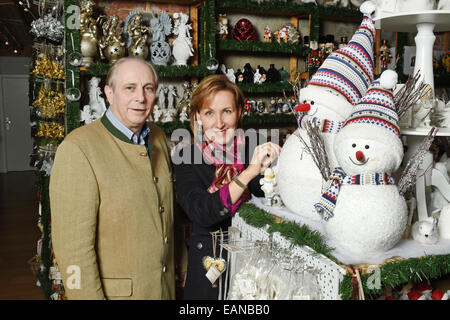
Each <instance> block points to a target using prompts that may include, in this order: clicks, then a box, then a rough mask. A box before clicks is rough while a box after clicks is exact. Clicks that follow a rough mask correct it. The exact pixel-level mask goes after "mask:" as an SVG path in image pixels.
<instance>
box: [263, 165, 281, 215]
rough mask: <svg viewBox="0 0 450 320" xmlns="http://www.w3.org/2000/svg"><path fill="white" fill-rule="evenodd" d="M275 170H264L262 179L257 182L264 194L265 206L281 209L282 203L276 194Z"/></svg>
mask: <svg viewBox="0 0 450 320" xmlns="http://www.w3.org/2000/svg"><path fill="white" fill-rule="evenodd" d="M276 171H277V168H274V169H272V168H267V169H266V170H264V178H261V179H260V180H259V184H260V185H261V190H262V191H263V192H264V197H265V198H266V203H265V204H266V205H267V206H274V207H282V206H283V203H282V201H281V197H280V195H279V193H278V185H277V179H276Z"/></svg>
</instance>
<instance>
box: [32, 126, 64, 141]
mask: <svg viewBox="0 0 450 320" xmlns="http://www.w3.org/2000/svg"><path fill="white" fill-rule="evenodd" d="M64 132H65V130H64V126H63V125H61V124H59V123H56V122H51V123H48V122H41V123H40V124H39V130H38V132H37V133H36V136H37V137H45V138H52V139H64Z"/></svg>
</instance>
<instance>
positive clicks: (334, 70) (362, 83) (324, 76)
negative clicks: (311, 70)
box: [300, 1, 376, 118]
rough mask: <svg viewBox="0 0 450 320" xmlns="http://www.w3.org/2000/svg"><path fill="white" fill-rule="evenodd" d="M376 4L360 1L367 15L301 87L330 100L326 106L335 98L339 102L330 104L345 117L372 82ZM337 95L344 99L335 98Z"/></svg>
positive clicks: (308, 96)
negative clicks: (373, 18)
mask: <svg viewBox="0 0 450 320" xmlns="http://www.w3.org/2000/svg"><path fill="white" fill-rule="evenodd" d="M375 8H376V5H375V4H374V3H373V2H372V1H366V2H364V3H363V4H361V6H360V11H361V12H362V13H363V14H364V17H363V20H362V22H361V25H360V26H359V28H358V30H357V31H356V32H355V34H354V35H353V37H352V38H351V40H350V42H349V43H348V45H347V46H345V47H344V48H342V49H339V50H336V51H334V52H332V53H331V54H330V55H329V56H328V57H327V58H326V59H325V61H324V62H323V64H322V65H321V66H320V68H319V69H318V70H317V71H316V73H315V74H314V75H313V76H312V78H311V80H310V81H309V82H308V85H307V86H306V88H304V89H302V90H301V92H300V94H301V97H302V98H303V97H305V98H306V99H310V100H315V101H316V100H317V101H319V102H320V101H323V100H328V103H326V104H325V105H327V106H328V105H330V103H329V100H330V99H333V101H336V102H337V103H335V104H334V105H333V106H331V107H332V108H333V109H334V111H335V112H337V113H338V114H340V115H341V116H342V117H343V118H346V117H347V116H348V114H349V112H350V110H351V107H352V106H353V105H355V104H356V103H358V101H359V99H361V97H362V96H363V95H364V94H365V93H366V90H367V88H368V87H369V86H370V84H371V83H372V82H373V78H374V77H373V72H374V39H375V24H374V22H373V20H372V18H371V13H372V12H373V11H374V10H375ZM317 87H325V88H328V89H329V90H325V92H326V91H330V92H333V93H334V97H332V96H328V94H327V97H325V96H324V95H323V94H321V95H320V94H318V92H317V89H316V88H317ZM322 92H324V90H322ZM336 96H338V98H341V99H337V100H336ZM339 96H341V97H339ZM340 109H343V110H340Z"/></svg>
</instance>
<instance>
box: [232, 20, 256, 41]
mask: <svg viewBox="0 0 450 320" xmlns="http://www.w3.org/2000/svg"><path fill="white" fill-rule="evenodd" d="M233 39H235V40H237V41H255V40H256V31H255V28H254V27H253V25H252V23H251V22H250V21H249V20H248V19H245V18H242V19H240V20H239V21H238V22H237V23H236V24H235V25H234V29H233Z"/></svg>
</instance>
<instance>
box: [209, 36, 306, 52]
mask: <svg viewBox="0 0 450 320" xmlns="http://www.w3.org/2000/svg"><path fill="white" fill-rule="evenodd" d="M217 49H218V50H221V51H238V52H239V51H240V52H247V53H248V52H252V53H276V54H289V55H297V56H307V55H308V53H309V47H308V46H305V45H301V44H298V43H277V42H262V41H237V40H231V39H227V40H219V41H217Z"/></svg>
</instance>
